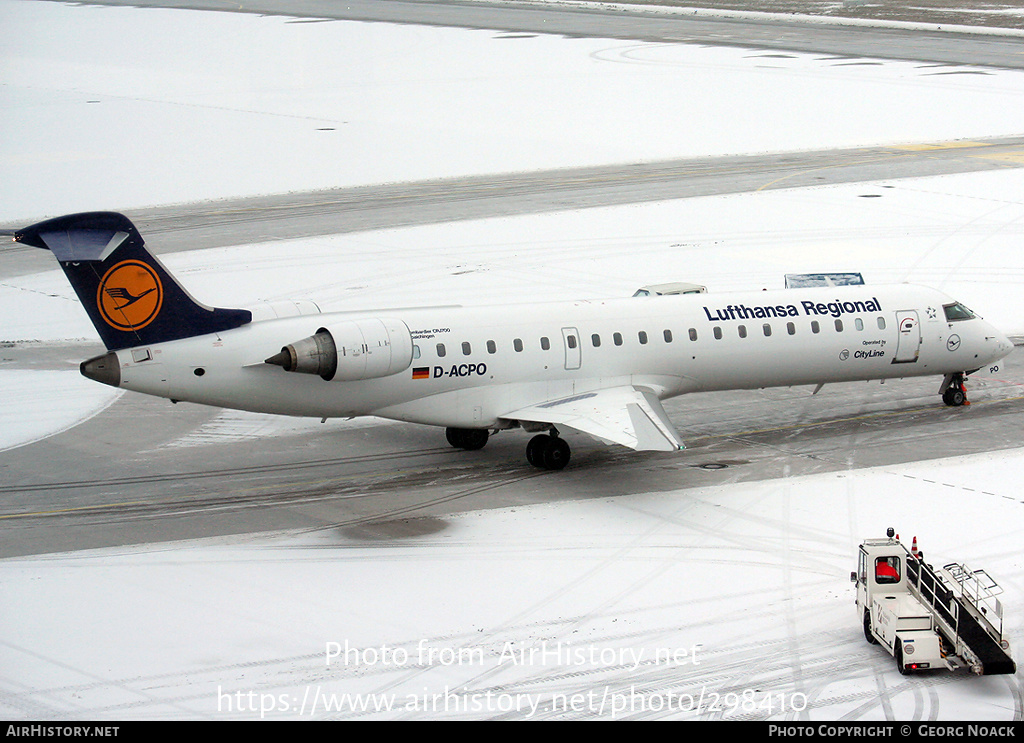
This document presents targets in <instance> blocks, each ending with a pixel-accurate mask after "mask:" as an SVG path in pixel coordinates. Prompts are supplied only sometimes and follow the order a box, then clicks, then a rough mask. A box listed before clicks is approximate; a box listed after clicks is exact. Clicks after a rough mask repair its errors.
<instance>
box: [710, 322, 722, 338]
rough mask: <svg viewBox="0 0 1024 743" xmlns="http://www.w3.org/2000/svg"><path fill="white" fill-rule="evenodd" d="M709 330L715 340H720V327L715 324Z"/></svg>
mask: <svg viewBox="0 0 1024 743" xmlns="http://www.w3.org/2000/svg"><path fill="white" fill-rule="evenodd" d="M711 332H712V333H714V336H715V340H716V341H720V340H722V329H721V328H720V327H718V326H717V325H716V326H715V327H714V329H713V330H712V331H711Z"/></svg>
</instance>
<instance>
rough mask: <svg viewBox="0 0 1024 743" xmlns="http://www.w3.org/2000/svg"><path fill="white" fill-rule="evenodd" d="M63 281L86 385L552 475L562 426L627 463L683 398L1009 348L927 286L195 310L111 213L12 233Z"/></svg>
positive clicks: (870, 374) (940, 362)
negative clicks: (477, 456)
mask: <svg viewBox="0 0 1024 743" xmlns="http://www.w3.org/2000/svg"><path fill="white" fill-rule="evenodd" d="M15 240H16V241H18V242H21V243H24V244H26V245H33V246H35V247H39V248H45V249H49V250H50V251H52V252H53V254H54V255H55V256H56V258H57V260H58V261H59V262H60V265H61V267H62V268H63V269H64V272H65V274H66V275H67V277H68V280H69V281H70V282H71V285H72V286H73V287H74V289H75V291H76V292H77V294H78V296H79V298H80V299H81V301H82V304H83V306H84V307H85V309H86V311H87V312H88V313H89V316H90V317H91V319H92V321H93V323H94V325H95V326H96V329H97V331H98V332H99V335H100V337H101V338H102V340H103V342H104V343H105V345H106V347H107V349H108V352H107V353H106V354H104V355H102V356H98V357H96V358H93V359H90V360H88V361H85V362H83V363H82V367H81V370H82V373H83V374H84V375H85V376H86V377H88V378H90V379H93V380H96V381H98V382H103V383H105V384H109V385H112V386H115V387H122V388H125V389H129V390H135V391H138V392H144V393H147V394H151V395H158V396H161V397H166V398H170V399H172V400H175V401H178V400H184V401H190V402H195V403H201V404H206V405H215V406H219V407H226V408H236V409H240V410H249V411H255V412H264V413H276V414H283V415H297V416H315V417H318V418H332V417H352V416H360V415H375V416H380V417H383V418H390V419H394V420H402V421H410V422H415V423H423V424H428V425H434V426H443V427H445V428H446V429H447V438H448V441H449V442H450V443H451V444H452V445H453V446H456V447H459V448H463V449H478V448H480V447H482V446H483V445H484V444H485V443H486V442H487V438H488V435H489V432H491V431H496V430H500V429H507V428H516V427H519V428H522V429H524V430H526V431H530V432H535V433H537V434H538V435H536V436H534V437H533V438H531V439H530V441H529V443H528V445H527V449H526V453H527V459H528V460H529V462H530V463H531V464H534V465H536V466H538V467H542V468H546V469H561V468H562V467H564V466H565V465H566V463H567V461H568V459H569V447H568V445H567V444H566V443H565V441H564V439H561V438H559V437H558V428H559V427H566V428H572V429H576V430H578V431H583V432H585V433H587V434H590V435H592V436H594V437H596V438H598V439H600V440H602V441H604V442H607V443H615V444H621V445H623V446H627V447H631V448H633V449H637V450H654V451H674V450H678V449H681V448H683V444H682V441H681V439H680V437H679V434H678V433H677V432H676V430H675V428H674V426H673V425H672V423H671V422H670V421H669V418H668V416H667V415H666V414H665V411H664V409H663V408H662V405H661V401H662V400H664V399H666V398H670V397H674V396H676V395H682V394H685V393H690V392H701V391H708V390H729V389H756V388H762V387H778V386H792V385H823V384H826V383H831V382H847V381H855V380H884V379H887V378H894V377H911V376H924V375H936V376H941V378H942V383H941V385H940V389H939V392H940V394H942V396H943V399H944V401H945V402H946V404H948V405H960V404H963V402H964V400H965V395H964V389H963V381H964V377H965V375H966V374H969V373H971V372H973V371H976V370H978V369H980V368H983V367H988V366H990V365H992V364H994V363H995V362H997V361H998V360H999V359H1001V358H1003V357H1004V356H1006V355H1007V354H1008V353H1009V352H1010V350H1011V344H1010V342H1009V341H1008V340H1007V339H1006V338H1005V337H1004V336H1003V335H1002V334H1001V333H1000V332H998V331H997V330H996V329H995V328H993V327H992V326H991V325H989V324H988V323H986V322H985V321H983V320H982V319H981V318H979V317H977V316H975V315H974V313H972V312H971V311H970V310H968V309H967V308H966V307H964V306H963V305H961V304H960V303H958V302H956V301H955V300H953V299H951V298H950V297H947V296H945V295H943V294H941V293H939V292H937V291H934V290H932V289H928V288H924V287H918V286H912V285H896V286H865V285H856V286H838V287H827V288H806V289H785V290H779V291H761V292H752V293H746V294H693V295H678V296H659V297H653V298H646V299H641V298H632V297H627V298H622V299H605V300H585V301H574V302H551V303H543V304H529V305H526V304H523V305H515V306H494V307H469V308H461V307H438V308H426V309H422V308H421V309H395V310H393V311H387V312H366V313H360V312H342V313H321V312H320V311H319V309H318V308H317V307H316V306H315V305H313V304H312V303H309V302H306V303H303V302H294V303H284V304H273V305H267V306H261V307H257V308H253V309H251V310H250V309H219V308H210V307H206V306H205V305H202V304H200V303H199V302H197V301H195V300H194V299H192V297H191V296H189V294H188V293H187V292H186V291H185V290H184V289H183V288H182V287H181V286H180V284H178V282H177V281H176V280H175V279H174V278H173V277H172V276H171V275H170V274H169V273H168V272H167V270H166V269H165V268H164V267H163V266H162V265H161V264H160V263H159V262H158V261H157V260H156V259H155V258H154V257H153V256H152V255H151V254H150V253H149V251H148V250H146V249H145V247H144V242H143V239H142V237H141V235H140V234H139V232H138V230H136V228H135V226H134V225H133V224H132V223H131V222H130V221H129V220H128V219H127V218H126V217H124V216H122V215H120V214H115V213H111V212H94V213H86V214H74V215H70V216H65V217H60V218H58V219H52V220H49V221H46V222H42V223H40V224H36V225H33V226H32V227H28V228H26V229H24V230H21V231H19V232H18V233H16V235H15Z"/></svg>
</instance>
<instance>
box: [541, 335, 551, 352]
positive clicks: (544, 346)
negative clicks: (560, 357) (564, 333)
mask: <svg viewBox="0 0 1024 743" xmlns="http://www.w3.org/2000/svg"><path fill="white" fill-rule="evenodd" d="M540 347H541V350H542V351H548V350H550V349H551V341H549V340H548V338H547V336H543V337H542V338H541V339H540Z"/></svg>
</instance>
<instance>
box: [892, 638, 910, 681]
mask: <svg viewBox="0 0 1024 743" xmlns="http://www.w3.org/2000/svg"><path fill="white" fill-rule="evenodd" d="M893 655H894V656H895V658H896V669H897V670H898V671H899V672H900V673H901V674H903V675H904V676H906V675H907V668H906V666H904V665H903V643H902V642H900V641H899V640H897V641H896V652H895V653H893Z"/></svg>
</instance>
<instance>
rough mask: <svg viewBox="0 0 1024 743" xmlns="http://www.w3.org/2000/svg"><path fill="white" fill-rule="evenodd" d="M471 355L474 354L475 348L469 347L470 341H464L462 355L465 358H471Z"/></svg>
mask: <svg viewBox="0 0 1024 743" xmlns="http://www.w3.org/2000/svg"><path fill="white" fill-rule="evenodd" d="M471 353H473V348H472V346H470V345H469V341H463V342H462V355H463V356H469V355H470V354H471Z"/></svg>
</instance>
